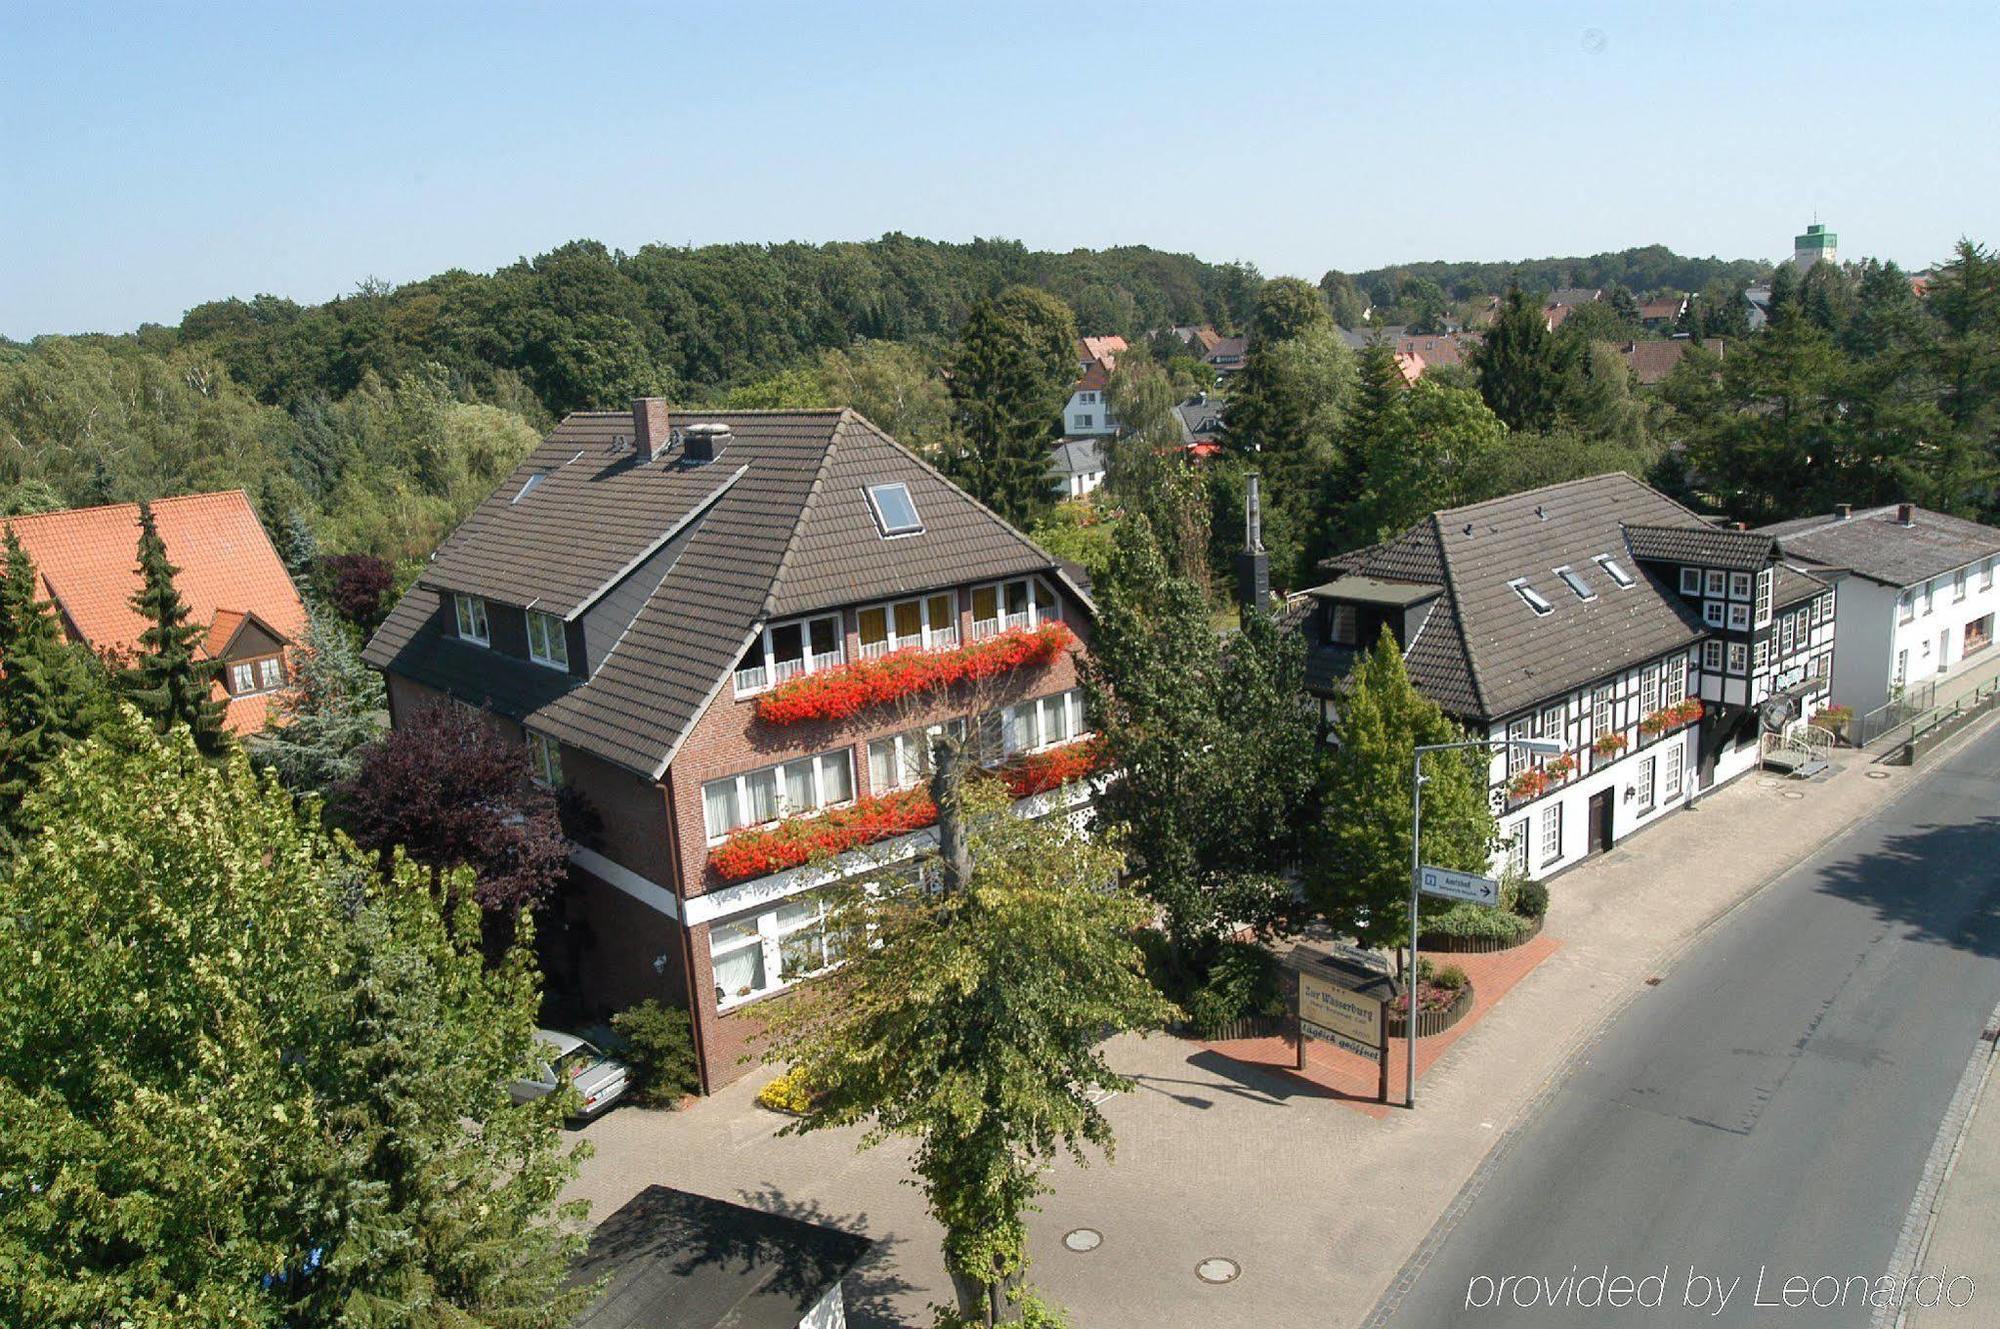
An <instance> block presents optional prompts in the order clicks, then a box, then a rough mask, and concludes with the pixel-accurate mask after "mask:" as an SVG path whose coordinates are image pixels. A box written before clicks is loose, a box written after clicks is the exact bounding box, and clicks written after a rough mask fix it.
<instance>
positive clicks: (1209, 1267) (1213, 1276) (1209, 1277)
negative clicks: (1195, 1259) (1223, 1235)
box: [1194, 1255, 1243, 1283]
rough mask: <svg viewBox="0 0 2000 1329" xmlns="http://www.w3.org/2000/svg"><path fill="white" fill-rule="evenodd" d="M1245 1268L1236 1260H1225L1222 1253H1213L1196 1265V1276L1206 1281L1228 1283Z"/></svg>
mask: <svg viewBox="0 0 2000 1329" xmlns="http://www.w3.org/2000/svg"><path fill="white" fill-rule="evenodd" d="M1242 1272H1243V1270H1242V1269H1241V1268H1240V1267H1238V1265H1237V1263H1236V1261H1234V1260H1225V1259H1223V1258H1222V1257H1221V1256H1220V1255H1211V1256H1210V1257H1209V1258H1207V1259H1206V1260H1203V1261H1202V1262H1201V1263H1200V1264H1198V1265H1196V1266H1195V1267H1194V1276H1195V1277H1196V1278H1199V1279H1200V1280H1201V1281H1202V1282H1204V1283H1228V1282H1232V1281H1234V1279H1235V1278H1236V1275H1238V1274H1240V1273H1242Z"/></svg>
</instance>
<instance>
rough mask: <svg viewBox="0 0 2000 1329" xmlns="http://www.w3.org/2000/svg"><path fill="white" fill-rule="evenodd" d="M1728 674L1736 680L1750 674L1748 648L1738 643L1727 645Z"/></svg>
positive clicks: (1733, 642)
mask: <svg viewBox="0 0 2000 1329" xmlns="http://www.w3.org/2000/svg"><path fill="white" fill-rule="evenodd" d="M1729 672H1730V673H1731V674H1732V675H1734V676H1735V677H1737V678H1742V677H1744V676H1745V675H1747V674H1748V673H1749V672H1750V648H1749V647H1748V646H1745V645H1744V644H1743V643H1742V642H1740V641H1732V642H1730V643H1729Z"/></svg>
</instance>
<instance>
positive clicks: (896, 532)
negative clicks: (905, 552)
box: [862, 480, 924, 540]
mask: <svg viewBox="0 0 2000 1329" xmlns="http://www.w3.org/2000/svg"><path fill="white" fill-rule="evenodd" d="M884 489H900V490H902V491H903V501H904V502H905V503H908V504H909V505H910V520H911V522H912V524H911V525H908V526H896V527H891V526H890V524H889V514H888V513H886V512H884V511H883V510H882V497H881V494H880V492H879V491H881V490H884ZM862 492H863V493H864V494H866V495H867V497H868V511H869V512H871V513H873V514H874V517H875V530H876V533H877V534H879V535H880V536H881V537H882V538H883V539H884V540H901V539H904V538H905V537H907V536H912V535H922V534H923V533H924V514H923V513H922V512H920V511H918V509H917V496H916V495H915V494H912V493H911V492H910V486H909V484H908V483H907V482H906V481H902V480H882V481H879V482H877V483H875V484H871V485H865V486H863V488H862Z"/></svg>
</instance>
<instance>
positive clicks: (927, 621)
mask: <svg viewBox="0 0 2000 1329" xmlns="http://www.w3.org/2000/svg"><path fill="white" fill-rule="evenodd" d="M933 600H944V601H946V602H947V603H948V606H949V607H948V608H947V609H946V610H945V611H944V612H945V616H946V619H947V620H948V621H946V622H944V623H933V622H931V602H932V601H933ZM906 604H915V605H916V606H917V634H916V635H915V636H914V637H904V636H902V635H900V634H898V633H897V631H896V609H897V607H898V606H900V605H906ZM878 610H879V611H881V614H882V621H883V627H884V629H885V631H886V632H887V634H888V635H887V636H885V637H884V638H883V639H882V640H881V641H879V642H866V641H862V640H861V633H862V631H863V628H862V622H861V620H862V619H863V618H864V617H866V616H867V615H869V614H872V613H875V612H876V611H878ZM854 634H855V635H854V639H855V642H856V643H857V645H856V647H855V650H856V652H857V654H858V656H859V658H861V659H863V660H873V659H878V658H880V657H881V656H884V655H888V654H890V653H891V652H894V651H903V650H909V649H911V648H914V647H921V648H923V649H925V650H933V651H936V650H948V649H950V648H951V647H953V646H956V645H958V592H957V591H956V590H955V589H954V590H944V591H927V592H925V593H924V594H922V595H906V596H904V597H903V598H902V599H900V600H878V601H877V602H875V603H874V604H870V605H863V606H862V607H861V608H860V609H858V610H856V611H855V614H854Z"/></svg>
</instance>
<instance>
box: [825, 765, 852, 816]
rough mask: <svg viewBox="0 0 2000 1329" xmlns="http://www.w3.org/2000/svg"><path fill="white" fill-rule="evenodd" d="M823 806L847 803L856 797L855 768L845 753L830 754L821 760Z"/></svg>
mask: <svg viewBox="0 0 2000 1329" xmlns="http://www.w3.org/2000/svg"><path fill="white" fill-rule="evenodd" d="M819 794H820V801H821V806H827V805H830V804H833V803H845V802H846V801H847V800H848V799H850V798H853V797H854V767H853V766H852V765H851V764H850V758H849V756H848V754H847V753H845V752H829V753H827V754H826V755H825V756H823V757H821V758H820V759H819Z"/></svg>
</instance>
